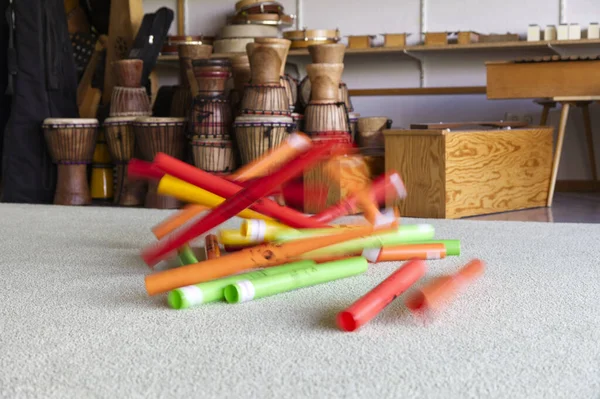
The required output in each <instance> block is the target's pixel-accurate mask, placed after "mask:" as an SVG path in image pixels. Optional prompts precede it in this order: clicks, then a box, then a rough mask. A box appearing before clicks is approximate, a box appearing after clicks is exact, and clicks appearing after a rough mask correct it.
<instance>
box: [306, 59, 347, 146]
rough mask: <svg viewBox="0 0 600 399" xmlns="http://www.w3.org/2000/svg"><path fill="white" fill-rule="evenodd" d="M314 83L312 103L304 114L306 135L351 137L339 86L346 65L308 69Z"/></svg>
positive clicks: (311, 65) (313, 66) (320, 65)
mask: <svg viewBox="0 0 600 399" xmlns="http://www.w3.org/2000/svg"><path fill="white" fill-rule="evenodd" d="M306 71H307V73H308V77H309V78H310V81H311V86H312V89H311V100H310V103H309V104H308V106H307V107H306V111H305V113H304V117H305V126H306V132H307V133H308V134H310V135H311V136H312V135H317V134H318V135H322V134H347V135H348V136H349V137H350V122H349V120H348V112H347V110H346V107H345V105H344V103H343V102H340V94H339V90H338V88H339V83H340V80H341V78H342V73H343V71H344V65H343V64H310V65H307V66H306Z"/></svg>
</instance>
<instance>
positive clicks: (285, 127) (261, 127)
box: [234, 115, 295, 164]
mask: <svg viewBox="0 0 600 399" xmlns="http://www.w3.org/2000/svg"><path fill="white" fill-rule="evenodd" d="M294 126H295V124H294V121H293V119H292V118H291V117H289V116H265V115H242V116H238V117H237V118H236V120H235V122H234V129H235V135H236V143H237V146H238V150H239V152H240V155H241V159H242V163H243V164H248V163H250V162H252V161H254V160H256V159H258V158H260V157H261V156H262V155H263V154H265V153H266V152H268V151H270V150H272V149H274V148H276V147H279V146H280V145H281V143H282V142H283V141H284V140H285V139H286V138H287V137H288V135H289V134H290V133H291V132H292V131H293V130H294Z"/></svg>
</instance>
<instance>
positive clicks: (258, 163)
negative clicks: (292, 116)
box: [228, 132, 312, 181]
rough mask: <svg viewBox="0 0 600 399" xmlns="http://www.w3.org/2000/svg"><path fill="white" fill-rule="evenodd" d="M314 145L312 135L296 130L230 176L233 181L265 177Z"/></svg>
mask: <svg viewBox="0 0 600 399" xmlns="http://www.w3.org/2000/svg"><path fill="white" fill-rule="evenodd" d="M311 146H312V141H311V139H310V137H308V136H307V135H305V134H304V133H300V132H294V133H292V134H290V135H289V136H288V137H287V138H286V139H285V140H284V141H283V143H281V145H279V146H278V147H275V148H273V149H272V150H270V151H268V152H266V153H264V154H263V155H262V156H261V157H259V158H258V159H255V160H254V161H252V162H250V163H248V164H246V165H244V166H242V167H241V168H240V169H238V170H237V171H235V172H234V173H233V174H232V175H230V176H228V179H229V180H232V181H245V180H249V179H255V178H257V177H263V176H264V175H266V174H267V173H269V172H270V171H274V170H276V169H277V168H279V167H280V166H281V165H283V164H284V163H286V162H288V161H290V160H291V159H293V158H294V157H296V156H298V155H299V154H300V153H302V152H304V151H307V150H308V149H309V148H310V147H311Z"/></svg>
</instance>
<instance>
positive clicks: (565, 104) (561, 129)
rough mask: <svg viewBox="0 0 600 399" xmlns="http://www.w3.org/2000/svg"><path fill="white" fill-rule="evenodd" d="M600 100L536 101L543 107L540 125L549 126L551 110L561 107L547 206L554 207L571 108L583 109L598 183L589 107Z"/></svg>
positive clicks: (561, 98)
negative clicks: (557, 178)
mask: <svg viewBox="0 0 600 399" xmlns="http://www.w3.org/2000/svg"><path fill="white" fill-rule="evenodd" d="M598 100H600V96H598V97H594V96H586V97H553V98H550V99H542V100H536V101H535V102H536V103H538V104H540V105H542V106H543V107H544V108H543V110H542V117H541V120H540V125H543V126H545V125H547V123H548V114H549V112H550V109H552V108H555V107H556V105H557V104H560V105H561V112H560V121H559V122H558V138H557V141H556V149H555V150H554V159H553V163H552V177H551V180H550V188H549V190H548V203H547V206H552V200H553V198H554V191H555V188H556V177H557V176H558V168H559V166H560V157H561V155H562V147H563V143H564V139H565V132H566V128H567V121H568V119H569V111H570V110H571V106H572V105H574V106H576V107H579V108H581V112H582V116H583V125H584V129H585V136H586V141H587V147H588V157H589V161H590V169H591V172H592V179H593V180H594V181H598V168H597V166H596V154H595V151H594V136H593V134H592V120H591V118H590V109H589V105H590V104H591V103H592V102H593V101H598Z"/></svg>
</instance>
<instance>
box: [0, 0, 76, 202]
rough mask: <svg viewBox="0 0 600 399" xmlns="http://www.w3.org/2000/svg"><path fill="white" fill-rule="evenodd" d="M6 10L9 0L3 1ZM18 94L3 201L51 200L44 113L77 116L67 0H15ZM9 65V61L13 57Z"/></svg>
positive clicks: (8, 133) (52, 172)
mask: <svg viewBox="0 0 600 399" xmlns="http://www.w3.org/2000/svg"><path fill="white" fill-rule="evenodd" d="M2 1H3V3H2V5H3V10H2V11H4V10H5V9H6V6H7V3H9V2H8V1H6V0H2ZM12 7H13V11H14V54H15V57H14V60H13V61H14V65H15V70H14V71H13V73H14V74H13V75H12V78H13V79H12V83H13V88H14V93H13V95H12V108H11V113H10V119H9V121H8V124H7V126H6V130H5V132H4V148H3V157H2V164H3V179H2V202H17V203H51V202H52V201H53V197H54V191H55V187H56V166H55V165H54V164H53V163H52V160H51V158H50V154H49V153H48V149H47V145H46V141H45V139H44V134H43V131H42V128H41V126H42V123H43V121H44V119H46V118H77V117H79V113H78V109H77V102H76V96H77V74H76V68H75V61H74V58H73V50H72V47H71V42H70V38H69V32H68V28H67V18H66V15H65V11H64V3H63V0H12ZM8 65H11V60H10V57H9V61H8Z"/></svg>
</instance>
